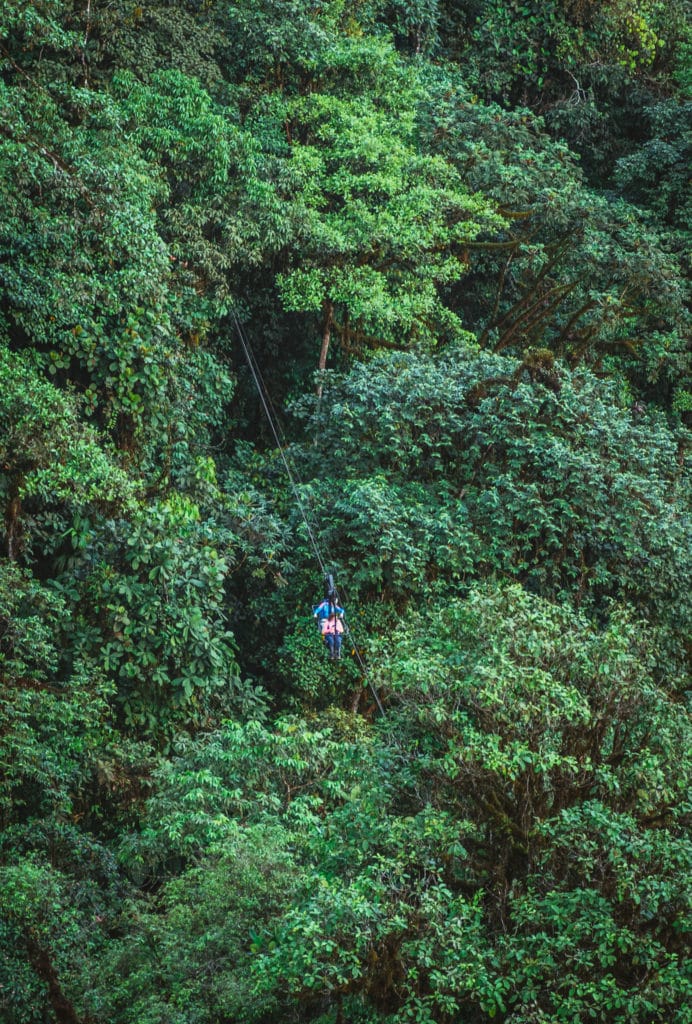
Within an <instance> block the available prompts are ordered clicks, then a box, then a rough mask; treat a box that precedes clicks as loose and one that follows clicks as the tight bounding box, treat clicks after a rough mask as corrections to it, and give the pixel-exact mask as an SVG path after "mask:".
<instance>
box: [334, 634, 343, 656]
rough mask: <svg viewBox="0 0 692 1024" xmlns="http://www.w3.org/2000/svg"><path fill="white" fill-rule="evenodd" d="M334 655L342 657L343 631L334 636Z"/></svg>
mask: <svg viewBox="0 0 692 1024" xmlns="http://www.w3.org/2000/svg"><path fill="white" fill-rule="evenodd" d="M334 649H335V650H334V657H335V658H340V657H341V633H337V634H336V636H335V637H334Z"/></svg>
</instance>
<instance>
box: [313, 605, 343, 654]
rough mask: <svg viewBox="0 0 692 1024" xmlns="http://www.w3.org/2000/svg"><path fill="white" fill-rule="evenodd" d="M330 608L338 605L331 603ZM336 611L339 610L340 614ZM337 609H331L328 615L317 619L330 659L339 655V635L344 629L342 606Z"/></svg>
mask: <svg viewBox="0 0 692 1024" xmlns="http://www.w3.org/2000/svg"><path fill="white" fill-rule="evenodd" d="M332 608H338V606H336V605H332ZM338 611H340V612H341V615H339V614H338ZM338 611H332V612H331V613H330V614H329V615H324V616H323V617H322V618H321V619H319V620H318V621H319V625H320V632H321V634H322V636H323V637H324V642H325V643H326V645H327V647H328V648H329V657H330V658H331V659H332V660H336V659H338V658H340V657H341V635H342V633H343V631H344V622H343V618H342V616H343V608H341V609H338Z"/></svg>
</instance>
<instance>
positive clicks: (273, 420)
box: [232, 310, 385, 716]
mask: <svg viewBox="0 0 692 1024" xmlns="http://www.w3.org/2000/svg"><path fill="white" fill-rule="evenodd" d="M232 316H233V321H234V323H235V327H236V331H237V334H238V338H239V339H240V344H241V347H242V349H243V354H244V356H245V361H246V363H247V364H248V367H249V369H250V373H251V374H252V379H253V381H254V383H255V388H256V390H257V394H258V395H259V397H260V401H261V403H262V408H263V409H264V414H265V416H266V417H267V422H268V423H269V427H270V429H271V432H272V434H273V436H274V440H275V441H276V447H277V449H278V451H279V455H280V456H281V461H282V462H283V465H284V469H285V470H286V476H287V477H288V480H289V483H290V485H291V489H292V491H293V494H294V496H295V499H296V504H297V505H298V509H299V511H300V515H301V517H302V520H303V522H304V524H305V529H306V530H307V533H308V537H309V539H310V544H311V546H312V550H313V552H314V554H315V558H316V559H317V563H318V565H319V567H320V570H321V571H322V575H323V576H325V577H326V576H327V570H326V566H325V562H324V559H323V558H322V553H321V551H320V548H319V545H318V543H317V540H316V539H315V535H314V533H313V530H312V527H311V526H310V521H309V520H308V516H307V512H306V510H305V505H304V503H303V500H302V498H301V496H300V493H299V491H298V483H299V482H302V481H300V478H299V476H298V473H297V471H296V469H295V467H294V468H293V470H291V467H290V466H289V463H288V459H287V458H286V455H285V452H284V448H285V447H286V448H287V447H288V446H287V443H286V437H285V435H284V433H283V430H282V428H281V425H280V424H279V420H278V416H277V415H276V410H275V409H274V405H273V402H272V400H271V395H270V394H269V390H268V388H267V386H266V384H265V383H264V379H263V377H262V372H261V370H260V368H259V365H258V363H257V360H256V359H255V354H254V352H253V351H252V347H251V345H250V342H249V341H248V339H247V337H246V335H245V332H244V331H243V328H242V325H241V323H240V320H239V319H238V316H237V314H236V312H235V310H233V311H232ZM336 596H337V598H338V596H339V592H338V590H336ZM343 619H344V623H345V625H346V629H347V634H346V635H347V636H348V637H349V638H350V641H351V644H352V646H353V653H354V654H355V656H356V659H357V661H358V664H359V665H360V670H361V672H362V673H363V678H364V679H365V681H366V682H367V684H368V686H369V687H370V691H371V693H372V695H373V697H374V698H375V703H376V704H377V707H378V708H379V711H380V714H381V715H382V716H384V714H385V710H384V708H383V707H382V702H381V701H380V698H379V695H378V693H377V690H376V689H375V687H374V685H373V682H372V680H371V679H370V674H369V672H368V669H367V666H366V664H365V662H364V660H363V656H362V654H361V653H360V649H359V647H358V644H357V643H356V641H355V638H354V637H353V631H352V629H351V626H350V624H349V623H348V620H347V619H346V616H345V615H344V616H343Z"/></svg>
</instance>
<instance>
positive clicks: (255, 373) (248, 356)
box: [233, 311, 327, 575]
mask: <svg viewBox="0 0 692 1024" xmlns="http://www.w3.org/2000/svg"><path fill="white" fill-rule="evenodd" d="M233 319H234V321H235V326H236V330H237V332H238V337H239V338H240V344H241V345H242V348H243V352H244V354H245V360H246V362H247V364H248V366H249V367H250V373H251V374H252V379H253V380H254V382H255V387H256V389H257V393H258V395H259V397H260V401H261V402H262V406H263V408H264V413H265V416H266V417H267V421H268V423H269V426H270V427H271V432H272V434H273V435H274V440H275V441H276V447H277V449H278V451H279V455H280V456H281V461H282V462H283V464H284V469H285V470H286V476H287V477H288V479H289V482H290V484H291V488H292V490H293V494H294V495H295V499H296V503H297V505H298V508H299V510H300V514H301V516H302V518H303V522H304V523H305V529H306V530H307V532H308V537H309V538H310V544H311V545H312V550H313V551H314V553H315V557H316V559H317V561H318V563H319V567H320V569H321V570H322V573H323V575H326V573H327V570H326V568H325V564H324V561H323V559H322V555H321V553H320V549H319V547H318V544H317V541H316V540H315V536H314V534H313V532H312V528H311V526H310V523H309V521H308V517H307V514H306V512H305V507H304V505H303V500H302V498H301V496H300V494H299V492H298V486H297V484H296V480H295V479H294V474H293V473H292V472H291V467H290V466H289V464H288V460H287V458H286V456H285V454H284V449H283V445H282V442H281V438H280V437H279V429H278V428H277V426H276V424H275V422H274V417H273V416H272V412H271V409H270V407H269V406H270V403H271V398H270V397H269V392H268V391H267V390H266V388H265V387H263V384H264V382H263V381H262V378H261V374H260V371H259V367H258V366H256V362H255V360H254V356H253V355H252V350H251V348H250V342H249V341H248V340H247V338H246V337H245V334H244V332H243V329H242V327H241V325H240V321H239V320H238V317H237V315H236V313H235V311H233ZM296 477H297V474H296Z"/></svg>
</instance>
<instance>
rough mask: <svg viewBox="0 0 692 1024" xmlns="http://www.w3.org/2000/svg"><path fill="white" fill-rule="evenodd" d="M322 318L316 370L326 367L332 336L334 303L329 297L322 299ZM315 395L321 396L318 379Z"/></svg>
mask: <svg viewBox="0 0 692 1024" xmlns="http://www.w3.org/2000/svg"><path fill="white" fill-rule="evenodd" d="M323 309H324V320H323V321H322V348H321V349H320V361H319V363H318V365H317V369H318V370H320V371H321V370H325V369H326V368H327V354H328V352H329V341H330V339H331V336H332V314H333V312H334V304H333V303H332V302H330V301H329V299H325V300H324V306H323ZM317 397H318V398H321V397H322V381H321V380H320V381H319V382H318V384H317Z"/></svg>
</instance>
